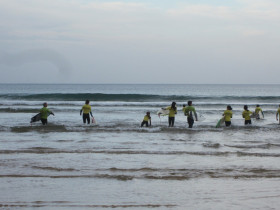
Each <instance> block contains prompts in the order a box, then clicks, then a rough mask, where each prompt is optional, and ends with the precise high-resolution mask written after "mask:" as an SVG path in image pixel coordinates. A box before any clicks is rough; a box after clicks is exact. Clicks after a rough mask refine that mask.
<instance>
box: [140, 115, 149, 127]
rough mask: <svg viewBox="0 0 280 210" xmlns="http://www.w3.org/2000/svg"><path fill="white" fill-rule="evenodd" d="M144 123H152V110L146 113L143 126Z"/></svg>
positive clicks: (147, 124)
mask: <svg viewBox="0 0 280 210" xmlns="http://www.w3.org/2000/svg"><path fill="white" fill-rule="evenodd" d="M144 125H146V127H149V126H151V125H152V118H151V115H150V112H147V113H146V115H145V116H144V119H143V121H142V123H141V127H143V126H144Z"/></svg>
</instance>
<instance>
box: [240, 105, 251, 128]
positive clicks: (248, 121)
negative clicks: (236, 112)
mask: <svg viewBox="0 0 280 210" xmlns="http://www.w3.org/2000/svg"><path fill="white" fill-rule="evenodd" d="M251 114H252V112H251V111H249V110H248V106H247V105H245V106H244V111H243V112H242V117H243V118H244V119H245V125H248V124H252V121H251Z"/></svg>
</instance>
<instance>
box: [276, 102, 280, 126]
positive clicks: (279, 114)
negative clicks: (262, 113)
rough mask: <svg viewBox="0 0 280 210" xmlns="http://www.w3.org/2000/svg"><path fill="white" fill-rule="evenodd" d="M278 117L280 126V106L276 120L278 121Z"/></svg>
mask: <svg viewBox="0 0 280 210" xmlns="http://www.w3.org/2000/svg"><path fill="white" fill-rule="evenodd" d="M278 116H279V124H280V105H279V108H278V109H277V112H276V120H277V121H278Z"/></svg>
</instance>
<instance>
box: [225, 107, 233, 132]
mask: <svg viewBox="0 0 280 210" xmlns="http://www.w3.org/2000/svg"><path fill="white" fill-rule="evenodd" d="M223 116H225V124H226V126H227V127H228V126H230V125H231V118H232V108H231V106H229V105H228V106H227V110H225V111H224V114H223Z"/></svg>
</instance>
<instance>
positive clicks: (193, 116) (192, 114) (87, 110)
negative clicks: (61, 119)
mask: <svg viewBox="0 0 280 210" xmlns="http://www.w3.org/2000/svg"><path fill="white" fill-rule="evenodd" d="M47 106H48V104H47V103H46V102H45V103H44V104H43V108H42V109H40V113H41V122H42V124H43V125H46V124H47V123H48V120H47V118H48V115H49V114H52V115H54V113H53V112H52V111H50V110H49V109H48V108H47ZM162 109H163V110H168V124H169V127H173V126H174V123H175V115H176V114H177V106H176V102H172V104H171V106H168V107H166V108H162ZM182 111H183V112H184V115H185V116H187V121H188V125H189V128H192V127H193V124H194V121H198V117H197V113H196V110H195V107H194V106H193V104H192V101H188V105H187V106H186V105H183V108H182ZM82 114H83V123H88V124H90V116H91V117H92V119H93V121H94V118H93V115H92V111H91V106H90V105H89V100H86V101H85V104H84V105H83V106H82V109H81V110H80V115H82ZM252 114H255V118H256V119H260V115H262V117H263V118H264V113H263V111H262V109H261V107H260V106H259V105H257V106H256V108H255V111H254V112H252V111H250V110H249V109H248V106H247V105H244V111H243V112H242V117H243V118H244V120H245V121H244V124H245V125H247V124H252V121H251V117H252ZM232 115H233V113H232V108H231V106H230V105H228V106H227V109H226V110H225V111H224V113H223V116H224V120H225V125H226V126H230V125H231V118H232ZM279 116H280V105H279V108H278V110H277V112H276V120H277V121H278V117H279ZM279 124H280V119H279ZM151 125H152V118H151V114H150V112H147V113H146V115H145V116H144V119H143V121H142V123H141V127H143V126H146V127H149V126H151Z"/></svg>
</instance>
